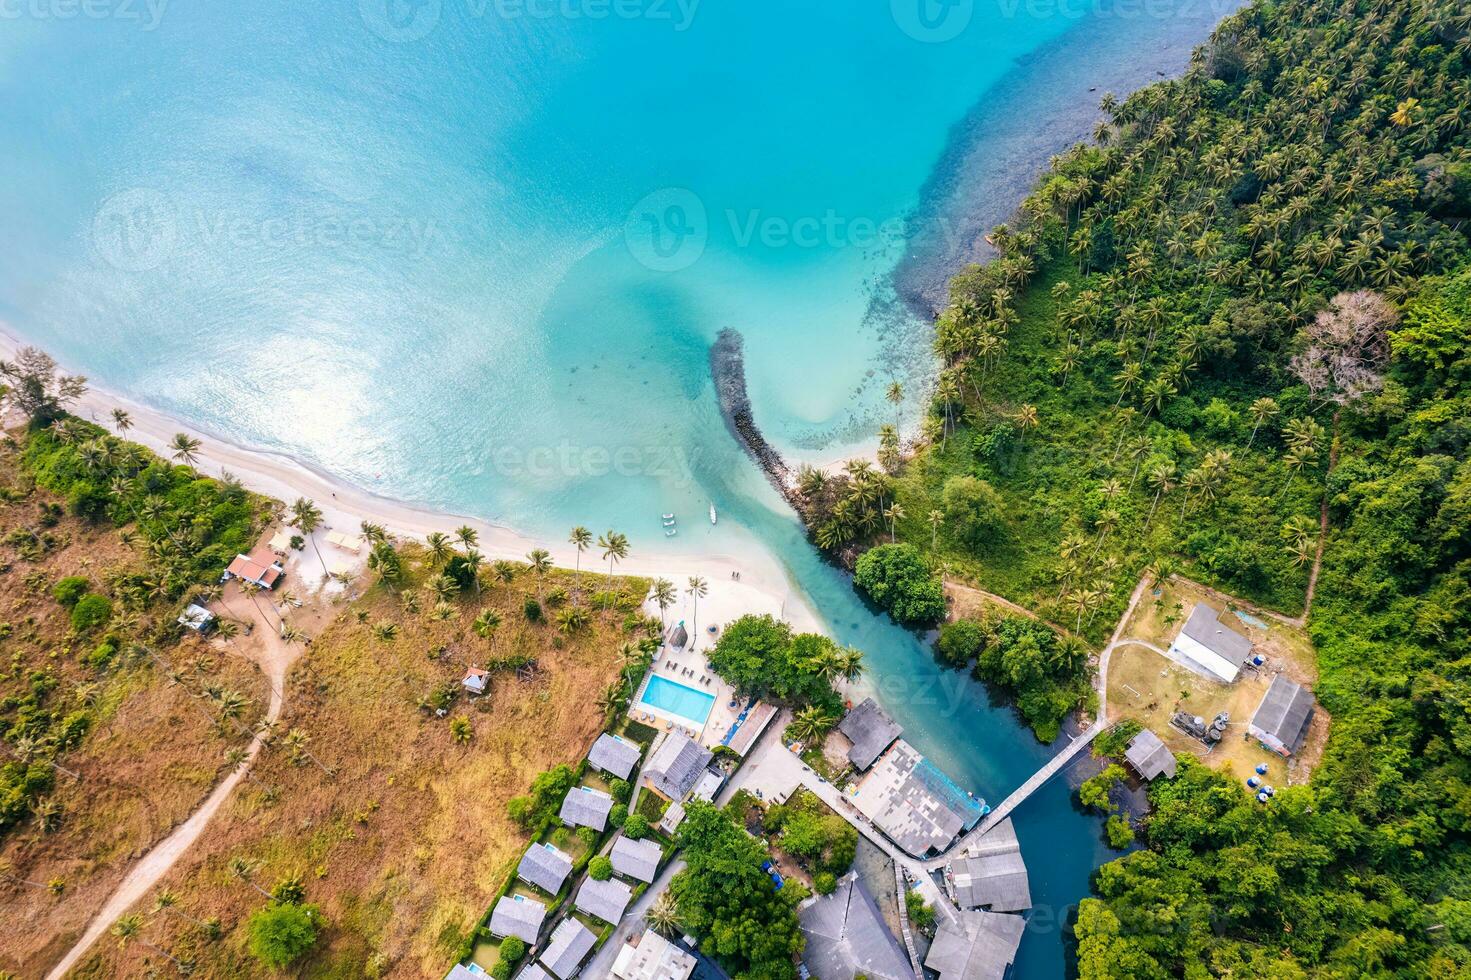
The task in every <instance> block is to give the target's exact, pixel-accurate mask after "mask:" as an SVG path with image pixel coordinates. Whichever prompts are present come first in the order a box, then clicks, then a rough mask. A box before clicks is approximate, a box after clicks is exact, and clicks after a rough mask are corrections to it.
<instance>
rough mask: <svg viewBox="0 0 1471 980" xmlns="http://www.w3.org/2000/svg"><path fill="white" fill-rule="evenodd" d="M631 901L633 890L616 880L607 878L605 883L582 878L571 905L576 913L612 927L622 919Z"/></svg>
mask: <svg viewBox="0 0 1471 980" xmlns="http://www.w3.org/2000/svg"><path fill="white" fill-rule="evenodd" d="M631 901H633V889H632V888H629V887H628V886H627V885H625V884H624V883H623V882H621V881H619V880H618V879H616V878H609V879H608V880H607V881H598V880H597V879H595V878H584V879H583V881H582V887H581V888H579V889H577V898H576V899H575V900H574V901H573V903H572V904H573V905H575V906H576V907H577V910H578V911H580V912H586V913H587V914H588V915H591V916H593V917H594V918H597V919H601V920H602V921H604V922H606V923H608V924H609V925H613V924H615V923H616V922H617V921H618V920H619V919H621V918H623V911H624V909H626V908H628V903H629V902H631Z"/></svg>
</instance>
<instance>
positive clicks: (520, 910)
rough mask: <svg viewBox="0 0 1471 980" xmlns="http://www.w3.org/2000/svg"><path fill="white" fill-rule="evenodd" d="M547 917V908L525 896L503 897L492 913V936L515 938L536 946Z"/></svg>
mask: <svg viewBox="0 0 1471 980" xmlns="http://www.w3.org/2000/svg"><path fill="white" fill-rule="evenodd" d="M546 917H547V907H546V906H545V905H543V904H542V903H541V902H538V901H537V900H536V899H534V898H527V897H526V896H525V895H502V896H501V897H500V899H499V900H498V901H497V902H496V903H495V909H494V911H492V912H491V913H490V934H491V935H492V936H496V937H497V938H501V939H504V938H505V937H506V936H515V937H516V938H517V939H521V940H523V941H525V942H526V944H527V945H529V946H535V945H536V938H537V936H539V935H540V934H541V923H542V920H543V919H545V918H546Z"/></svg>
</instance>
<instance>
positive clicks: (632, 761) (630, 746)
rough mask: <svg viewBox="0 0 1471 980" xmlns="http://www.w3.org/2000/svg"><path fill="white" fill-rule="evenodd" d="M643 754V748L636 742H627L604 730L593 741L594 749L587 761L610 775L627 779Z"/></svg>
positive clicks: (589, 753) (588, 755)
mask: <svg viewBox="0 0 1471 980" xmlns="http://www.w3.org/2000/svg"><path fill="white" fill-rule="evenodd" d="M643 754H644V753H643V749H641V748H639V746H638V744H637V743H636V742H625V741H624V740H623V739H621V738H619V737H618V736H617V735H612V734H609V733H608V732H603V734H601V735H599V736H598V740H597V741H596V742H594V743H592V751H590V752H588V754H587V763H588V765H590V766H592V767H593V768H594V769H599V770H602V771H603V772H605V773H607V774H608V775H610V776H617V777H618V778H619V779H627V778H628V776H629V774H630V773H632V772H633V767H634V766H636V765H638V760H639V759H640V758H641V757H642V756H643Z"/></svg>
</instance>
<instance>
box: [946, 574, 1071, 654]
mask: <svg viewBox="0 0 1471 980" xmlns="http://www.w3.org/2000/svg"><path fill="white" fill-rule="evenodd" d="M944 584H945V590H946V591H947V592H949V593H951V594H953V595H954V596H955V597H956V598H961V597H966V598H969V599H971V600H972V601H974V602H979V603H981V604H986V603H990V604H991V605H995V606H1000V607H1001V608H1002V609H1005V610H1007V611H1008V612H1014V613H1016V614H1017V615H1018V616H1025V617H1027V618H1028V619H1034V620H1036V621H1037V622H1039V623H1041V624H1042V625H1043V626H1050V627H1051V628H1052V629H1053V630H1054V631H1056V632H1057V633H1059V634H1061V635H1063V636H1076V635H1077V634H1075V633H1074V632H1073V631H1072V630H1070V629H1068V628H1067V627H1066V626H1060V625H1058V624H1057V623H1054V622H1053V621H1052V620H1050V619H1043V618H1042V617H1041V616H1039V615H1037V613H1036V612H1034V611H1033V610H1031V609H1028V608H1027V607H1026V606H1021V605H1017V604H1016V603H1015V602H1012V601H1011V600H1010V599H1007V598H1004V597H1002V596H999V595H997V594H996V593H994V592H987V591H986V590H985V589H978V588H976V587H975V586H974V585H966V584H965V583H963V582H957V581H956V580H955V579H953V578H947V579H945V580H944ZM1080 639H1081V637H1080Z"/></svg>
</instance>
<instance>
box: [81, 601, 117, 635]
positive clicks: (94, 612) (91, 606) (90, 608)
mask: <svg viewBox="0 0 1471 980" xmlns="http://www.w3.org/2000/svg"><path fill="white" fill-rule="evenodd" d="M111 618H112V602H111V601H110V600H108V598H107V596H103V595H97V594H96V593H88V594H87V595H84V596H82V598H81V599H79V600H77V604H76V605H75V606H73V607H72V628H73V629H75V630H76V631H77V632H78V633H86V632H89V631H91V630H94V629H96V628H97V627H99V626H101V625H102V624H103V623H105V622H107V621H108V620H109V619H111Z"/></svg>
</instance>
